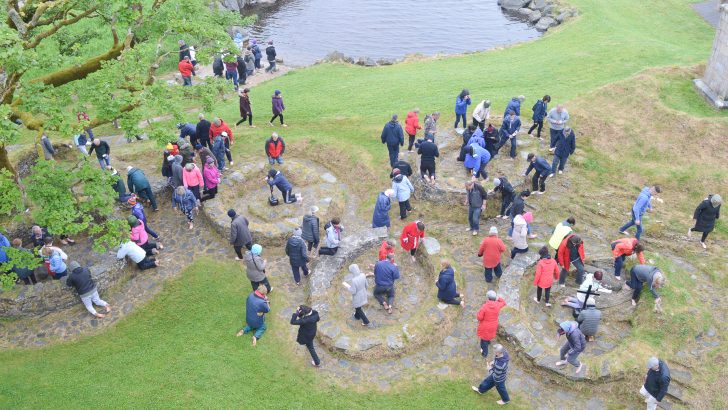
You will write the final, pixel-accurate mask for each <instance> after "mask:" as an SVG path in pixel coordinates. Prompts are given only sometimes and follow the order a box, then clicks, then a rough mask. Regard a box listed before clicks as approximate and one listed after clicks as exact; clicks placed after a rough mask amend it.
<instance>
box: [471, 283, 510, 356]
mask: <svg viewBox="0 0 728 410" xmlns="http://www.w3.org/2000/svg"><path fill="white" fill-rule="evenodd" d="M486 298H487V300H486V302H485V303H483V306H481V307H480V310H478V314H477V315H476V318H477V319H478V337H479V338H480V354H481V355H483V357H488V346H490V342H491V341H492V340H493V339H495V335H496V332H497V331H498V315H499V314H500V311H501V309H503V308H504V307H505V306H506V301H505V299H503V298H502V297H499V296H498V295H497V294H496V293H495V291H494V290H489V291H488V292H487V293H486Z"/></svg>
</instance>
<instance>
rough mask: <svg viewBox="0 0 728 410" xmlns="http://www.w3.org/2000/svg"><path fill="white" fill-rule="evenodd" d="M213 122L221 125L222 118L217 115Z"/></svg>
mask: <svg viewBox="0 0 728 410" xmlns="http://www.w3.org/2000/svg"><path fill="white" fill-rule="evenodd" d="M212 122H213V123H215V125H220V124H221V123H220V119H219V118H217V117H215V119H214V120H212Z"/></svg>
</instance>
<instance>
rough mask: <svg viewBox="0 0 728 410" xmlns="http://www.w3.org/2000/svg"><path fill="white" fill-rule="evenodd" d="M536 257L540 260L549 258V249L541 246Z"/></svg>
mask: <svg viewBox="0 0 728 410" xmlns="http://www.w3.org/2000/svg"><path fill="white" fill-rule="evenodd" d="M538 256H540V257H541V258H546V257H548V256H549V248H547V247H546V246H542V247H541V249H539V250H538Z"/></svg>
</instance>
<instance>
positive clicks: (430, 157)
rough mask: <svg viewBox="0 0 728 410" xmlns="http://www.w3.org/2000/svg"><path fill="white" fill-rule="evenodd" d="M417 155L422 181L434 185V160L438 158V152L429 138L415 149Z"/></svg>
mask: <svg viewBox="0 0 728 410" xmlns="http://www.w3.org/2000/svg"><path fill="white" fill-rule="evenodd" d="M417 154H418V155H420V174H421V175H422V179H423V180H424V181H429V182H430V183H431V184H434V183H435V178H436V175H435V167H436V165H435V158H437V157H439V156H440V150H439V149H438V148H437V145H435V143H434V142H432V141H431V140H430V139H429V138H425V141H424V142H423V143H422V144H420V146H419V147H418V148H417Z"/></svg>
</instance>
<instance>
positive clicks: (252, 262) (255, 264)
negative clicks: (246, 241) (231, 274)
mask: <svg viewBox="0 0 728 410" xmlns="http://www.w3.org/2000/svg"><path fill="white" fill-rule="evenodd" d="M261 253H263V247H262V246H260V245H258V244H257V243H256V244H255V245H253V246H252V247H251V249H250V250H249V251H246V252H245V256H243V261H244V262H245V268H246V273H247V275H248V280H250V286H252V287H253V290H256V289H258V287H259V286H260V285H264V286H265V288H266V290H267V291H268V293H270V292H271V291H272V290H273V287H272V286H271V285H270V282H268V277H267V276H266V275H265V265H266V264H267V263H268V261H267V260H265V259H263V258H261V257H260V254H261Z"/></svg>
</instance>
